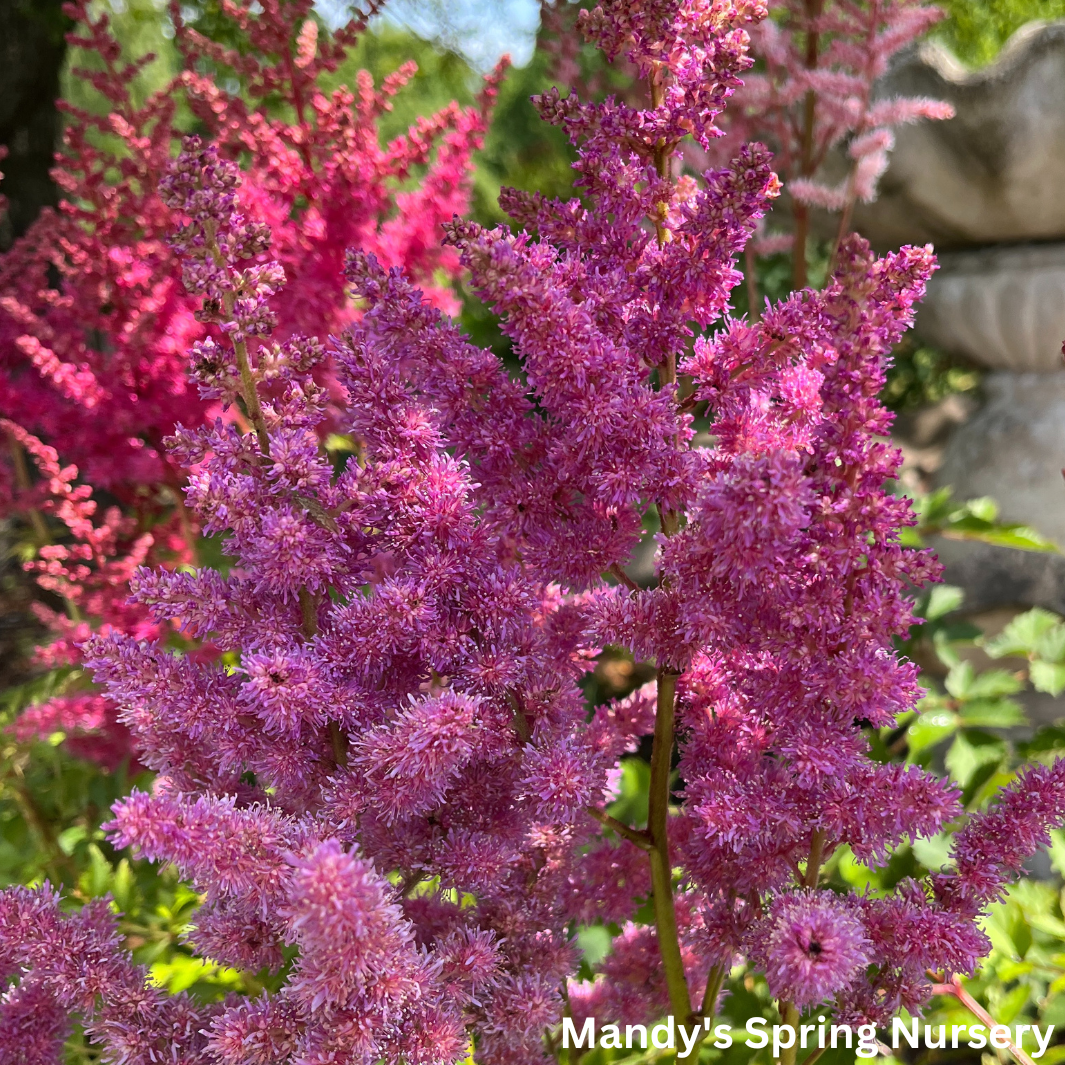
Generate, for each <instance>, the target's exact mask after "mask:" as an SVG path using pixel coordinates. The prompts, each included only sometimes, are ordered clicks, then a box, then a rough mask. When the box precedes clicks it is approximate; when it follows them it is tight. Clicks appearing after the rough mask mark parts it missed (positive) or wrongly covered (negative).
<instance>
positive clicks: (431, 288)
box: [0, 0, 497, 763]
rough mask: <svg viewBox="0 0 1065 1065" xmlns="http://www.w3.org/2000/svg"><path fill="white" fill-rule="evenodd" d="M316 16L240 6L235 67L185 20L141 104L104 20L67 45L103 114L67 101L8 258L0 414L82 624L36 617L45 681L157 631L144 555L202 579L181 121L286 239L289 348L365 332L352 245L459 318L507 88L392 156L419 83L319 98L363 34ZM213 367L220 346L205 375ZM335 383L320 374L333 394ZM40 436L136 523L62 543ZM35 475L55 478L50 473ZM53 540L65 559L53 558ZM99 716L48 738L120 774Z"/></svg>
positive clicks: (429, 123) (432, 125)
mask: <svg viewBox="0 0 1065 1065" xmlns="http://www.w3.org/2000/svg"><path fill="white" fill-rule="evenodd" d="M311 8H312V3H311V0H290V2H285V3H281V2H279V0H272V2H269V3H265V4H257V3H252V2H251V0H230V2H227V3H225V4H223V7H222V13H223V14H224V15H225V16H226V17H227V19H228V20H229V22H230V23H231V25H232V28H233V30H234V31H235V32H237V33H239V34H242V35H243V39H244V41H245V45H244V46H243V47H241V48H240V49H226V48H223V47H221V46H220V45H218V44H216V43H215V42H213V41H211V40H209V39H207V38H205V37H203V36H202V35H200V34H197V33H196V32H195V31H194V30H192V29H191V28H189V27H187V26H185V25H184V24H183V23H182V21H181V14H180V10H179V6H178V5H176V4H175V5H174V9H173V11H172V19H173V21H174V24H175V27H176V30H177V38H176V39H177V42H178V44H179V45H180V48H181V52H182V54H183V56H184V60H185V64H184V66H185V69H184V70H183V71H182V72H181V74H180V75H179V76H178V77H177V78H175V79H174V80H173V81H172V82H171V83H169V84H167V85H166V86H164V87H163V88H162V89H160V90H159V91H158V92H155V93H154V94H152V95H151V96H149V97H148V98H147V99H146V100H145V101H144V102H143V103H138V102H137V99H138V97H137V78H138V75H139V74H140V72H141V71H142V69H143V68H144V66H145V64H146V63H148V62H149V61H150V60H151V58H152V57H151V56H150V55H149V56H144V57H141V58H139V59H136V60H133V61H126V60H124V59H123V57H122V55H121V49H120V47H119V44H118V42H117V40H116V39H115V38H114V37H113V35H112V34H111V31H110V27H109V23H108V19H107V16H106V15H100V16H99V17H95V16H94V15H93V13H92V10H91V8H90V5H89V4H88V2H87V0H78V2H76V3H71V4H68V5H67V13H68V15H69V16H70V17H72V18H73V19H75V21H76V24H77V26H78V30H77V31H76V32H74V33H72V34H70V36H69V40H70V42H71V44H73V45H77V46H78V47H79V48H81V49H83V51H84V53H85V54H88V55H91V56H94V57H95V58H96V60H97V61H98V65H99V66H100V69H98V70H76V71H75V73H76V74H77V75H78V76H80V77H81V78H82V79H84V80H85V81H87V82H88V83H89V84H91V86H92V87H93V88H94V89H95V91H96V92H97V93H98V94H99V97H100V98H101V99H102V100H103V101H104V103H105V106H106V113H103V114H94V113H90V112H89V111H86V110H79V109H78V108H75V107H73V106H72V105H69V104H65V103H61V106H63V107H64V108H65V110H66V111H67V112H68V114H69V122H68V125H67V128H66V131H65V134H64V138H65V143H64V148H63V151H62V152H61V153H60V155H59V157H58V159H57V167H56V170H55V177H56V180H57V181H58V183H59V185H60V187H61V189H62V191H63V194H64V200H63V202H62V204H61V206H60V209H59V210H58V211H57V212H45V214H44V215H43V216H42V217H41V218H40V219H38V221H37V222H36V223H35V224H34V225H33V226H32V227H31V229H30V231H29V232H28V233H27V234H26V235H25V237H23V238H22V239H21V240H19V241H18V242H16V243H15V245H14V246H13V247H12V248H11V249H10V251H8V252H7V253H6V254H4V255H3V256H2V257H0V415H2V416H4V417H6V418H7V419H9V420H10V421H11V422H13V423H15V424H16V425H17V426H18V427H19V431H14V430H11V431H9V432H8V442H9V443H10V445H11V454H12V457H13V462H12V463H11V464H10V465H6V464H0V477H2V478H4V480H5V481H6V484H5V485H4V499H5V508H4V513H5V515H8V516H10V515H11V514H22V515H29V517H30V518H31V519H32V521H33V532H34V535H35V539H36V540H37V543H38V546H41V547H43V548H44V552H43V553H44V555H46V556H47V559H46V561H47V563H48V567H47V568H48V587H49V590H50V591H52V592H55V593H57V594H59V595H61V596H62V597H63V598H64V599H65V600H66V601H67V603H68V606H69V609H68V610H67V611H66V613H64V612H62V611H59V612H56V611H54V610H51V609H48V608H46V607H45V606H44V605H41V606H40V607H39V608H38V610H39V613H40V614H41V617H42V619H43V620H44V621H45V623H46V624H47V626H48V628H49V629H50V630H51V631H52V633H53V634H54V636H55V640H54V642H53V644H52V646H51V647H50V648H48V649H47V650H46V651H45V652H44V655H43V657H44V659H45V660H46V661H47V662H49V663H53V664H54V663H57V662H72V663H78V662H79V661H80V655H79V653H78V652H77V650H76V644H77V643H78V642H79V641H80V640H84V639H85V638H86V636H87V635H88V633H89V631H90V628H91V626H93V625H96V626H99V625H101V624H102V625H105V626H118V627H119V628H125V629H126V630H127V631H131V632H132V631H134V628H136V629H137V631H139V632H140V633H141V634H144V633H145V632H148V631H150V630H152V628H153V625H152V622H151V619H150V618H149V617H148V615H147V612H145V611H144V610H143V609H139V608H136V607H130V606H129V605H128V604H126V602H125V600H126V599H127V592H126V578H125V577H121V578H117V579H114V580H110V579H109V577H108V575H110V576H112V577H114V576H115V575H116V574H118V573H119V572H120V571H121V570H127V571H129V572H131V571H132V569H133V568H135V566H136V564H138V563H139V562H143V561H144V559H145V557H146V555H147V557H148V558H150V559H151V560H153V561H164V560H170V561H171V562H172V563H182V562H189V561H193V560H194V551H195V544H196V540H197V530H196V528H195V526H194V522H193V521H192V520H190V516H189V514H188V513H187V511H186V510H185V508H184V507H183V505H182V496H181V484H182V482H183V480H184V478H185V475H186V474H185V471H184V470H183V468H182V466H181V465H180V462H179V461H178V460H176V459H175V458H174V456H173V455H171V454H169V453H168V452H167V450H166V449H165V447H164V446H163V440H164V438H165V437H166V436H167V435H168V434H169V433H171V432H172V431H173V429H174V426H175V425H176V424H179V423H180V424H184V425H186V426H193V425H198V424H201V423H202V422H203V421H204V419H205V418H210V417H211V416H212V412H213V410H214V409H215V407H216V404H217V400H216V398H215V397H214V396H213V395H208V394H200V393H198V392H197V390H196V389H195V388H193V387H190V386H189V384H188V381H187V373H186V369H187V351H188V349H189V347H190V345H192V344H193V343H194V342H196V341H198V340H203V339H204V338H205V337H207V336H208V335H210V330H209V328H208V326H207V325H206V319H205V317H204V315H203V314H202V313H201V312H200V311H199V310H198V306H199V301H198V298H197V297H196V296H195V295H194V294H190V293H188V292H186V291H184V290H183V288H182V285H181V279H180V271H179V270H178V269H176V267H175V263H174V261H173V258H172V256H171V255H170V253H169V250H168V248H167V245H166V237H167V234H168V233H169V232H170V231H171V230H172V229H173V227H174V224H175V222H174V216H173V212H172V210H171V208H170V207H168V206H167V204H166V203H165V202H164V200H163V198H162V197H161V196H160V192H159V187H160V181H161V179H162V177H163V176H164V175H165V173H166V170H167V167H168V165H169V163H170V161H171V159H172V156H173V154H174V152H175V150H176V144H177V141H178V140H179V138H180V130H179V129H178V125H179V119H180V116H181V111H180V107H181V105H182V104H185V105H187V106H188V107H190V108H191V110H192V113H193V115H194V116H195V118H196V119H197V120H198V122H199V123H200V125H201V127H202V128H204V129H205V130H207V131H208V132H209V134H210V136H211V137H212V138H213V139H214V140H215V142H216V143H217V144H218V146H219V150H220V151H221V152H222V153H223V154H224V156H225V157H226V158H231V159H238V158H239V159H241V161H242V168H243V178H242V183H241V186H240V198H241V203H242V206H243V209H245V210H246V211H248V212H249V213H250V214H251V215H253V216H254V217H256V218H257V219H258V220H259V221H260V222H262V223H264V224H266V225H268V226H269V228H270V231H271V234H272V240H273V245H272V246H273V248H274V255H275V256H276V257H277V260H278V261H279V262H280V264H281V266H282V268H283V270H284V273H285V276H286V278H287V284H286V285H285V287H284V288H283V289H280V288H279V289H278V291H277V292H276V293H274V294H273V298H272V299H271V300H270V307H271V312H272V313H273V314H274V315H275V316H276V320H277V325H276V339H277V340H279V341H281V340H284V339H285V338H287V337H289V336H291V335H294V334H296V333H307V332H320V333H321V335H323V336H326V335H329V334H330V333H333V332H339V331H340V330H341V329H342V328H343V327H344V325H345V324H347V323H348V322H350V321H351V320H352V319H353V317H355V316H356V315H357V309H356V308H355V307H354V306H353V304H352V302H351V300H350V299H349V298H348V296H347V294H346V292H345V288H344V281H343V276H342V274H343V257H344V251H345V249H346V248H348V247H350V246H358V247H361V248H364V249H367V250H368V251H371V252H372V253H373V254H375V255H376V256H377V257H378V258H379V259H380V260H381V261H382V262H383V263H385V264H387V265H389V266H392V265H398V266H402V267H403V268H404V270H405V271H406V272H407V273H408V274H409V275H410V276H411V277H412V278H414V279H416V280H417V282H418V284H419V285H420V286H421V287H422V290H423V291H424V292H425V293H426V298H427V299H428V300H429V301H430V302H431V303H433V305H435V306H439V307H441V308H443V309H445V310H448V311H454V310H456V309H457V304H456V301H455V296H454V294H453V292H452V290H451V288H450V287H449V286H448V282H449V280H450V279H451V278H453V277H454V276H455V274H456V272H457V269H458V262H457V256H456V254H455V252H454V251H453V250H452V249H450V248H445V247H442V246H441V244H440V225H441V223H442V222H444V221H446V220H448V219H450V218H451V217H452V216H453V215H454V214H455V213H456V212H461V211H464V210H465V208H466V205H467V202H468V193H469V176H470V169H471V156H472V153H473V151H474V150H475V149H476V148H478V147H479V146H480V144H481V141H482V139H483V135H484V132H485V129H486V121H487V112H488V108H489V107H490V105H491V101H492V99H493V97H494V94H495V88H496V84H497V78H492V79H489V81H488V82H487V85H486V89H485V92H484V94H483V95H482V97H481V99H480V101H479V104H478V106H477V107H474V108H468V109H462V108H459V107H458V106H457V105H454V104H452V105H450V106H449V107H447V108H445V109H444V110H442V111H441V112H440V113H439V114H437V115H435V116H433V117H431V118H426V119H421V120H419V121H418V123H417V124H416V125H415V126H413V127H412V128H411V129H410V130H409V132H408V133H406V134H404V135H402V136H399V137H397V138H396V139H394V140H393V141H392V142H391V143H389V144H387V145H382V144H381V143H380V140H379V132H378V119H379V117H380V116H381V114H382V113H383V112H384V111H386V110H387V109H389V108H390V107H391V102H390V101H391V99H392V97H393V96H394V95H395V93H396V92H397V91H398V90H399V89H400V88H402V86H403V84H404V82H405V81H407V80H408V79H409V78H410V77H411V75H412V74H413V73H414V66H413V64H407V65H405V66H404V67H402V68H401V69H400V70H398V71H397V72H396V73H395V74H393V75H391V76H389V77H388V78H386V79H385V80H384V82H383V84H382V85H381V86H380V87H379V88H375V87H374V86H373V83H372V80H371V79H370V76H369V75H368V74H366V73H365V72H362V73H360V74H359V76H358V83H357V85H356V87H355V89H354V91H349V90H348V89H346V88H343V87H341V88H339V89H337V90H335V91H332V92H326V91H325V90H324V89H323V88H322V87H321V85H322V82H323V80H324V79H325V78H327V77H328V76H329V75H331V74H332V73H334V72H335V71H336V70H337V68H338V66H339V64H340V63H341V62H342V61H343V60H344V58H345V56H346V54H347V52H348V50H349V49H350V47H351V46H352V44H354V43H355V41H356V40H357V38H358V36H359V34H360V33H361V32H362V31H363V30H364V29H365V20H364V19H363V18H357V19H354V20H353V21H352V22H351V23H350V24H349V25H348V26H347V27H345V28H344V29H342V30H340V31H338V32H337V34H336V35H335V36H332V37H329V36H327V35H325V34H323V35H322V36H321V37H320V36H319V30H318V23H317V22H316V21H315V19H314V18H313V17H312V12H311ZM253 12H255V13H254V14H253ZM209 64H213V66H214V68H215V69H217V70H221V71H227V70H228V71H229V72H230V73H231V74H232V75H234V76H235V77H237V79H238V84H239V86H240V87H241V90H242V92H243V94H244V95H241V93H240V92H237V91H233V92H230V91H227V90H224V89H222V88H220V87H219V84H218V81H216V80H213V79H212V78H210V77H208V76H207V75H206V74H204V73H202V72H201V71H202V70H204V69H207V67H208V65H209ZM414 178H417V182H416V183H414V182H413V179H414ZM212 351H213V349H211V348H210V347H207V348H204V349H203V352H204V355H203V357H204V358H210V357H212V356H211V354H210V353H211V352H212ZM205 373H206V371H205ZM330 373H331V371H330V370H329V368H328V366H326V365H323V366H322V367H321V373H320V379H321V380H322V381H323V383H326V384H328V381H329V377H330ZM24 433H30V434H32V435H33V437H34V438H35V443H34V444H33V445H32V446H30V450H31V451H36V452H37V453H38V454H43V452H42V451H41V450H40V449H41V448H50V449H52V452H51V453H54V455H55V461H61V462H62V463H64V464H68V465H69V466H70V467H72V468H73V477H76V478H79V479H80V482H81V489H79V490H82V489H84V488H85V486H87V485H88V486H92V487H93V488H95V489H96V490H97V495H99V494H100V491H101V490H102V491H103V492H106V493H108V494H109V495H110V497H111V499H112V500H113V501H116V502H117V503H118V504H119V505H120V506H121V508H122V511H123V515H124V516H123V517H122V519H121V521H118V519H117V517H116V516H115V515H116V514H117V512H114V513H113V514H112V517H111V518H109V519H108V522H107V525H106V530H105V528H103V527H102V528H100V529H97V530H96V531H93V530H92V526H91V521H92V519H91V517H89V515H91V513H92V511H93V510H94V509H95V505H94V504H93V503H92V501H91V500H85V501H83V503H82V506H83V513H82V517H85V518H88V520H89V522H90V524H89V525H87V526H86V525H84V524H79V526H78V528H77V529H74V530H72V532H71V530H68V529H64V528H62V527H61V526H60V527H54V526H53V527H52V528H50V527H49V523H48V520H47V515H48V513H49V512H50V511H55V510H56V507H57V506H61V505H62V502H61V500H59V499H49V498H48V497H47V495H46V496H45V497H44V498H42V497H41V493H40V491H39V489H40V484H41V482H40V481H39V480H38V479H35V478H34V476H33V471H32V462H29V461H28V460H27V454H26V447H27V446H29V445H27V441H26V440H25V439H24V436H23V434H24ZM37 441H43V443H38V442H37ZM41 473H42V475H45V476H44V480H45V481H48V480H49V479H51V478H52V477H53V476H54V473H51V472H46V471H44V470H42V471H41ZM73 477H72V478H70V479H69V480H72V479H73ZM85 508H88V509H87V510H86V509H85ZM120 526H121V528H120ZM53 535H56V536H58V538H60V539H61V540H63V541H64V542H63V543H61V544H59V545H49V540H50V539H51V538H52V536H53ZM71 535H73V538H74V541H75V542H74V543H73V544H70V543H69V540H70V538H71ZM86 581H88V582H89V583H90V584H91V585H92V590H91V593H90V590H89V589H88V588H87V587H86ZM107 588H110V590H111V593H110V594H107V593H106V589H107ZM90 599H91V603H90V602H89V600H90ZM131 626H133V627H131ZM102 705H103V706H104V710H105V711H106V705H105V704H102V701H101V696H100V695H99V694H98V693H96V692H92V691H88V692H83V693H80V694H79V693H71V694H70V695H69V696H66V697H64V698H63V699H62V700H61V701H60V702H56V703H53V704H51V705H50V707H47V708H45V709H43V710H40V711H37V712H36V713H35V715H34V717H33V719H32V720H33V721H36V722H37V723H38V724H39V725H40V727H41V729H42V730H43V731H44V733H47V732H49V731H52V730H53V726H56V727H58V726H59V725H62V726H63V727H64V728H65V729H67V730H68V731H71V730H73V731H80V732H86V733H91V734H100V730H101V728H102V729H103V732H104V733H105V734H106V735H101V736H100V739H101V740H107V743H108V745H109V748H110V750H111V757H110V758H109V759H107V760H108V761H109V762H111V763H113V762H115V761H116V760H117V759H120V758H121V757H122V756H123V755H124V754H128V750H127V749H125V748H124V745H123V742H122V733H121V729H119V728H117V726H116V725H115V723H114V721H113V715H111V714H108V713H106V712H105V713H104V715H103V717H101V716H100V713H101V706H102ZM79 706H80V707H82V708H83V710H84V713H82V714H79V712H78V707H79ZM29 721H30V719H27V722H24V724H23V726H22V731H23V732H26V733H27V734H28V731H27V730H28V724H29Z"/></svg>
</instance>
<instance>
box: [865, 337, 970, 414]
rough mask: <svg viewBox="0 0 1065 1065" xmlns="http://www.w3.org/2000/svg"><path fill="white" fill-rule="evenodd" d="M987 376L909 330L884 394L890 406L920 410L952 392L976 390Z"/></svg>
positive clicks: (900, 409) (895, 358) (896, 409)
mask: <svg viewBox="0 0 1065 1065" xmlns="http://www.w3.org/2000/svg"><path fill="white" fill-rule="evenodd" d="M983 376H984V375H983V371H982V370H981V369H979V367H976V366H973V365H971V364H969V363H967V362H965V361H964V360H961V359H957V358H954V357H953V356H950V355H947V354H945V353H944V352H942V351H940V350H939V349H938V348H933V347H929V346H928V345H927V344H923V343H920V342H919V341H918V340H917V339H916V337H915V336H914V334H913V333H908V334H907V335H906V336H905V337H903V340H902V343H901V344H899V346H898V347H897V348H896V349H895V352H894V358H893V360H892V365H891V368H890V369H889V370H888V375H887V383H886V384H885V385H884V390H883V391H882V392H881V394H880V398H881V400H882V401H883V402H884V405H885V406H887V407H888V408H889V409H890V410H894V411H902V410H916V409H919V408H920V407H927V406H929V405H930V404H932V403H938V402H939V401H940V400H942V399H945V398H946V397H947V396H950V395H955V394H958V393H960V394H962V395H972V394H974V393H975V392H976V391H977V389H979V387H980V383H981V382H982V380H983Z"/></svg>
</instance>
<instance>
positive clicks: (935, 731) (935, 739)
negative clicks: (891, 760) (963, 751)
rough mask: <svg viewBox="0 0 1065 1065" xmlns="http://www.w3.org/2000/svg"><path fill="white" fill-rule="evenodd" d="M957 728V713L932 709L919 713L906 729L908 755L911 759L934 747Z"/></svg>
mask: <svg viewBox="0 0 1065 1065" xmlns="http://www.w3.org/2000/svg"><path fill="white" fill-rule="evenodd" d="M957 728H958V715H957V714H955V713H952V712H951V711H949V710H933V711H932V712H931V713H927V714H921V715H920V716H918V717H917V718H916V720H915V721H914V722H913V724H912V725H910V727H909V728H908V729H907V730H906V741H907V744H908V745H909V749H910V751H909V757H910V759H911V760H912V759H913V758H915V757H916V756H917V755H918V754H919V753H920V752H921V751H925V750H927V749H928V748H929V747H934V746H935V745H936V744H937V743H939V742H940V741H941V740H944V739H946V738H947V737H948V736H950V735H951V734H952V733H953V732H955V731H956V730H957Z"/></svg>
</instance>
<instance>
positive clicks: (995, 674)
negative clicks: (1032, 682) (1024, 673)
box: [966, 669, 1024, 699]
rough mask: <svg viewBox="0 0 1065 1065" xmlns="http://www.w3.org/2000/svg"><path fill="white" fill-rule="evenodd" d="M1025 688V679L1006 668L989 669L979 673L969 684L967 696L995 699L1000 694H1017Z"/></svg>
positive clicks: (970, 697)
mask: <svg viewBox="0 0 1065 1065" xmlns="http://www.w3.org/2000/svg"><path fill="white" fill-rule="evenodd" d="M1023 688H1024V681H1023V679H1022V678H1021V677H1020V676H1018V675H1017V674H1016V673H1009V672H1007V671H1006V670H1004V669H988V670H985V671H984V672H983V673H978V674H977V676H976V679H975V680H974V681H973V682H972V684H970V685H969V691H968V693H967V696H966V697H967V698H969V699H994V698H996V697H998V696H1000V695H1015V694H1016V693H1017V692H1019V691H1022V690H1023Z"/></svg>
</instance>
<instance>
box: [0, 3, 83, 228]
mask: <svg viewBox="0 0 1065 1065" xmlns="http://www.w3.org/2000/svg"><path fill="white" fill-rule="evenodd" d="M69 28H70V22H69V20H68V19H67V18H66V16H65V15H64V14H63V11H62V0H0V144H2V145H3V146H4V147H5V148H6V149H7V156H6V158H5V159H4V160H3V161H0V170H2V171H3V175H4V177H3V181H2V182H0V193H2V194H3V195H4V196H5V197H6V198H7V201H8V202H7V214H6V217H5V218H4V219H3V220H2V222H0V248H7V247H9V246H10V244H11V241H12V240H13V239H14V238H15V237H18V236H20V235H21V234H22V233H24V232H25V231H26V228H27V227H28V226H29V224H30V223H31V222H32V221H33V219H34V218H36V217H37V214H38V213H39V212H40V210H41V208H42V207H46V206H53V205H54V204H55V203H56V199H57V194H56V188H55V185H53V184H52V180H51V178H50V177H49V171H50V170H51V167H52V155H53V153H54V151H55V145H56V140H57V138H58V135H59V130H60V116H59V112H58V111H57V110H56V106H55V100H56V97H57V96H58V95H59V73H60V70H61V68H62V66H63V58H64V55H65V54H66V41H65V39H64V34H65V33H66V31H67V30H68V29H69Z"/></svg>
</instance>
